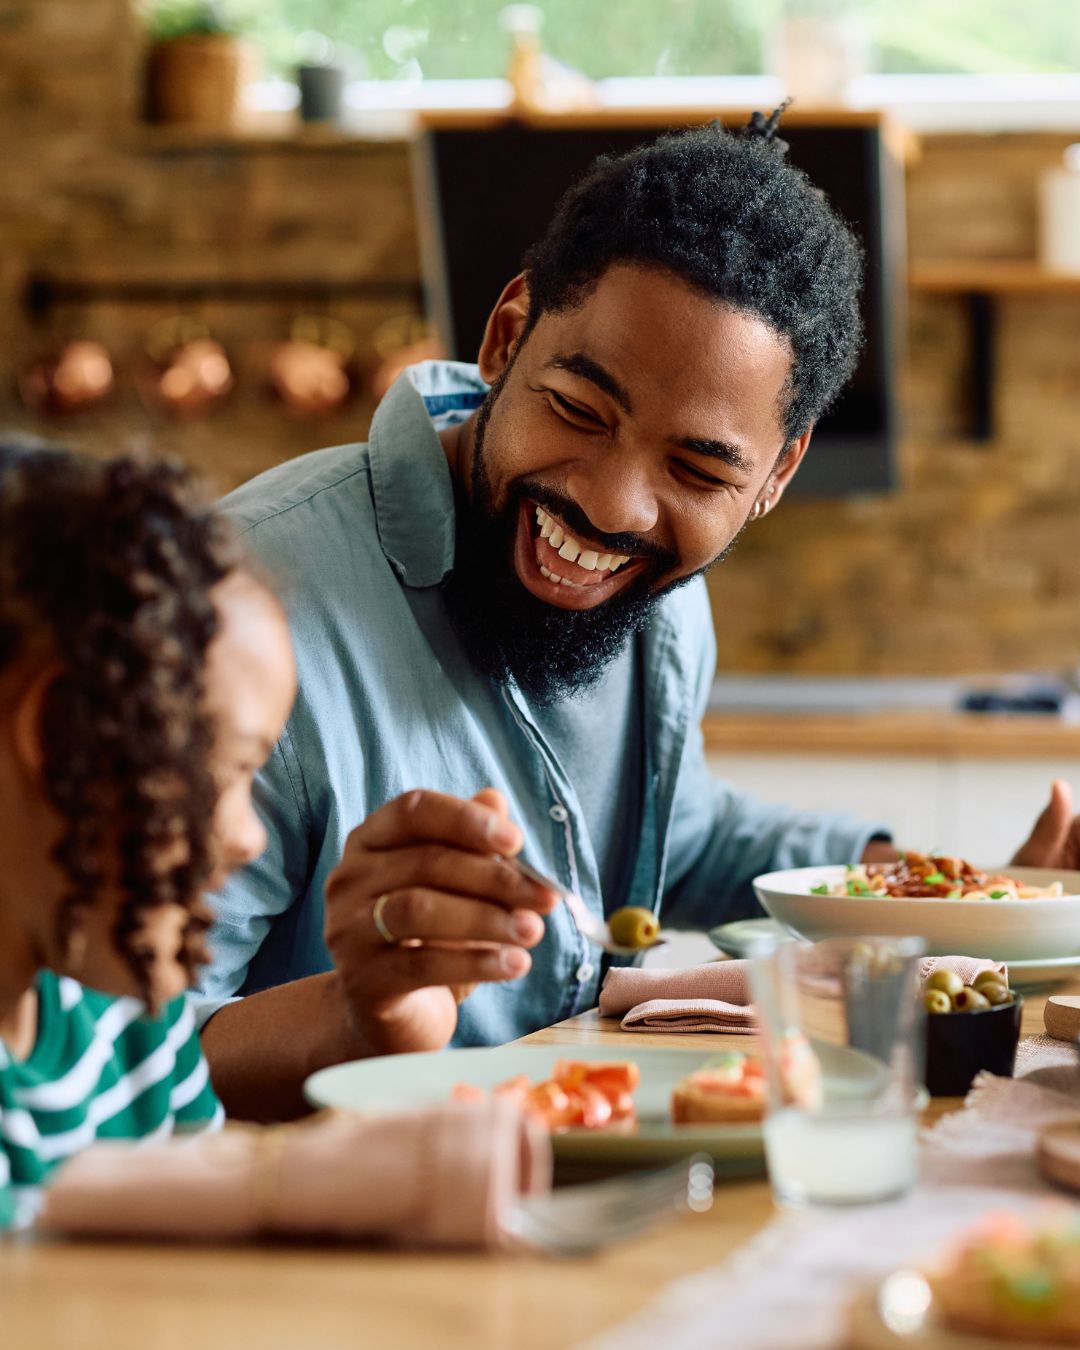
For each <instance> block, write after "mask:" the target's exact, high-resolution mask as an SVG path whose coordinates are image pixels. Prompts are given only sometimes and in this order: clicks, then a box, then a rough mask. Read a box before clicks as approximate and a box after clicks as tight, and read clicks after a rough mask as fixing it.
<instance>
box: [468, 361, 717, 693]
mask: <svg viewBox="0 0 1080 1350" xmlns="http://www.w3.org/2000/svg"><path fill="white" fill-rule="evenodd" d="M509 373H510V371H509V368H507V370H506V371H504V372H503V375H502V377H501V378H500V379H499V380H498V381H497V383H496V384H495V385H494V386H493V387H492V390H491V392H490V393H489V394H488V397H487V398H486V399H485V401H484V405H483V407H482V408H481V409H480V412H479V414H478V416H477V420H476V432H475V437H474V449H473V465H472V481H471V493H467V492H466V491H465V490H464V488H463V486H462V485H461V484H460V483H457V482H455V486H454V492H455V507H456V516H455V521H456V531H455V532H456V543H455V549H454V570H453V572H452V573H451V574H450V576H449V577H448V578H447V581H446V583H445V585H444V587H443V591H444V594H445V596H446V604H447V609H448V611H449V614H450V618H451V622H452V623H453V625H454V628H455V630H456V632H457V634H458V636H459V638H460V639H461V641H462V643H463V645H464V647H465V649H466V651H467V652H468V655H469V657H470V659H471V661H472V663H473V665H474V667H475V668H476V669H477V670H478V671H479V673H480V674H481V675H484V676H486V677H488V678H489V679H492V680H495V681H496V682H498V683H500V684H505V683H507V682H508V681H510V680H514V681H515V682H516V683H517V684H518V686H519V687H520V688H521V690H522V691H523V693H525V695H526V696H527V697H528V698H530V699H531V700H532V701H533V702H535V703H540V704H549V703H554V702H556V701H558V700H559V699H563V698H567V697H571V696H572V695H574V694H577V693H581V692H583V691H585V690H587V689H589V688H590V687H592V686H593V685H595V684H596V682H597V681H598V680H599V679H600V677H601V676H602V675H603V673H604V670H605V669H606V668H607V666H608V665H610V663H611V662H612V661H613V660H614V659H615V658H616V657H617V656H618V655H619V653H620V652H621V651H622V650H623V649H624V647H625V646H626V644H627V643H628V642H629V640H630V639H631V637H632V636H633V635H634V634H635V633H639V632H640V631H641V630H642V629H643V628H644V627H645V626H646V624H647V623H648V621H649V619H650V618H651V617H652V615H653V613H654V612H655V610H656V608H657V606H658V605H659V603H660V601H661V600H662V599H663V598H664V596H666V595H668V594H669V593H670V592H671V591H673V590H675V589H676V588H677V587H679V586H682V585H684V584H685V583H686V582H687V581H690V580H692V577H693V576H698V575H700V572H695V573H693V574H692V576H688V577H681V578H679V579H678V580H676V581H673V582H670V583H668V585H666V586H663V587H659V588H657V587H656V585H655V582H656V579H657V577H659V576H662V575H664V573H667V572H670V571H671V570H672V568H673V567H674V566H676V565H677V561H678V560H677V558H676V557H675V555H673V554H671V553H670V552H667V551H665V550H662V549H659V548H658V547H657V546H656V545H655V544H652V543H650V542H648V541H645V540H641V539H639V538H636V537H634V536H627V535H605V534H602V533H601V532H599V531H597V530H596V529H595V528H594V527H593V526H592V525H590V524H589V523H588V521H587V519H586V517H585V516H584V513H583V512H582V511H581V509H580V507H578V506H577V505H576V503H574V502H573V501H571V500H570V499H569V498H564V497H562V496H561V494H558V493H555V492H553V491H552V490H551V489H549V488H545V487H544V486H542V485H541V484H529V483H527V482H524V481H523V482H520V483H518V484H517V485H515V487H514V488H513V490H512V491H511V493H510V497H509V500H508V501H507V503H506V505H505V506H504V507H503V508H502V509H501V510H498V511H496V510H495V508H494V507H493V505H492V500H491V485H490V481H489V479H488V476H487V471H486V467H485V464H484V436H485V432H486V430H487V426H488V422H489V420H490V417H491V411H492V408H493V407H494V405H495V402H496V400H497V399H498V396H499V393H500V392H501V390H502V387H503V383H504V381H505V379H506V376H507V375H509ZM523 498H524V499H527V500H528V501H529V502H538V503H539V504H540V505H541V506H544V507H545V508H546V509H548V510H550V511H552V512H554V513H555V514H556V515H557V516H559V517H560V518H561V519H562V520H563V521H564V522H565V523H566V524H567V525H568V526H570V528H571V530H573V529H574V528H575V527H577V528H578V529H579V530H580V531H581V533H582V534H583V535H585V536H587V537H588V538H589V539H590V541H591V542H594V543H604V544H605V547H606V548H607V551H609V552H612V553H630V554H632V555H634V556H641V555H646V556H647V557H649V562H648V564H647V565H646V567H645V568H644V569H643V570H642V571H641V572H640V574H639V575H638V576H637V577H635V578H634V579H633V580H632V581H631V582H629V583H628V584H627V585H626V586H625V587H624V588H623V589H622V590H620V591H618V592H616V594H615V595H613V596H611V598H610V599H608V600H605V601H602V602H601V603H600V604H598V605H596V606H595V607H594V608H592V609H581V610H574V609H560V608H559V607H558V606H557V605H550V604H547V603H546V602H545V601H543V600H540V599H538V598H537V597H536V596H535V595H533V594H532V593H531V592H530V591H529V590H527V589H526V587H525V586H524V585H523V584H522V583H521V581H520V580H519V578H518V576H517V573H516V571H515V569H514V566H513V562H512V557H513V545H514V541H515V537H516V532H517V528H518V518H519V510H520V506H521V501H522V499H523ZM732 544H734V540H733V541H732ZM731 547H732V545H729V546H728V548H727V549H725V550H724V552H723V553H722V554H721V555H720V558H723V557H724V556H726V554H727V553H728V552H729V551H730V548H731ZM720 558H716V559H714V560H713V561H714V562H718V561H720ZM624 565H625V564H624ZM709 566H712V563H710V564H709ZM701 570H702V571H704V570H705V569H704V568H703V569H701Z"/></svg>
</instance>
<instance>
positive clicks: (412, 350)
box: [371, 314, 446, 399]
mask: <svg viewBox="0 0 1080 1350" xmlns="http://www.w3.org/2000/svg"><path fill="white" fill-rule="evenodd" d="M372 344H373V345H374V347H375V350H376V352H378V354H379V357H380V358H381V359H380V362H379V364H378V366H376V368H375V370H374V372H373V373H372V376H371V392H372V393H373V394H374V395H375V397H376V399H381V398H382V397H383V395H384V394H385V393H386V391H387V390H388V389H389V388H390V386H391V385H392V384H393V383H394V381H395V380H396V379H397V377H398V376H399V375H400V374H401V372H402V371H403V370H404V369H405V368H406V366H414V365H416V364H417V363H418V362H419V361H440V360H442V359H443V358H444V357H445V356H446V348H445V346H444V345H443V343H442V341H441V339H440V338H439V335H438V333H436V331H435V329H434V328H433V327H432V325H431V324H430V323H429V322H428V320H427V319H423V318H421V317H420V316H419V315H418V314H399V315H397V316H395V317H394V318H393V319H387V320H386V322H385V323H382V324H380V325H379V327H378V328H377V329H376V330H375V333H374V335H373V337H372Z"/></svg>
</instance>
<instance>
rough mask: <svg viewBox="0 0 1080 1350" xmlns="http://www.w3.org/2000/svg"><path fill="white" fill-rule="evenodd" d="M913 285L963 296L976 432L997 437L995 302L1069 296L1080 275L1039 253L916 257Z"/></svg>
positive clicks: (1079, 291)
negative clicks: (1057, 268)
mask: <svg viewBox="0 0 1080 1350" xmlns="http://www.w3.org/2000/svg"><path fill="white" fill-rule="evenodd" d="M908 287H909V289H910V290H911V291H912V292H914V293H917V294H921V295H953V296H960V297H962V298H963V299H964V300H965V301H966V303H967V307H968V316H969V328H970V333H971V382H970V384H971V387H970V399H971V435H972V437H973V438H974V439H975V440H977V441H989V440H992V439H993V437H994V381H995V365H996V356H997V353H996V350H995V348H996V344H995V335H996V327H997V313H996V305H997V302H999V301H1001V300H1007V299H1010V298H1016V297H1018V296H1043V297H1045V298H1047V299H1064V300H1068V299H1071V298H1072V297H1076V296H1080V275H1073V274H1071V273H1068V272H1051V271H1049V270H1048V269H1047V268H1045V267H1042V266H1040V264H1039V263H1038V262H1036V261H1035V259H1034V258H984V259H980V258H964V259H956V260H953V261H944V262H924V263H914V264H912V266H911V267H909V269H908Z"/></svg>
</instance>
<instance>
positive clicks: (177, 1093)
mask: <svg viewBox="0 0 1080 1350" xmlns="http://www.w3.org/2000/svg"><path fill="white" fill-rule="evenodd" d="M175 1014H176V1020H175V1021H174V1022H173V1025H172V1028H171V1029H170V1039H171V1040H179V1041H180V1043H179V1044H178V1045H177V1046H176V1048H175V1051H174V1053H175V1068H174V1069H173V1082H172V1087H171V1089H170V1092H169V1110H170V1111H171V1112H172V1116H173V1130H174V1132H175V1133H176V1134H196V1133H199V1132H201V1131H203V1130H215V1129H220V1127H221V1125H222V1124H223V1123H224V1119H225V1112H224V1110H223V1109H222V1106H221V1103H220V1102H219V1101H218V1099H217V1094H216V1093H215V1092H214V1089H213V1086H212V1084H211V1082H210V1069H209V1066H208V1065H207V1063H206V1056H205V1055H204V1054H203V1052H202V1046H201V1045H200V1043H199V1031H198V1028H197V1026H196V1024H195V1016H194V1008H193V1006H192V1001H191V996H190V995H186V996H184V997H183V998H180V999H177V1001H176V1004H175ZM185 1033H186V1034H185Z"/></svg>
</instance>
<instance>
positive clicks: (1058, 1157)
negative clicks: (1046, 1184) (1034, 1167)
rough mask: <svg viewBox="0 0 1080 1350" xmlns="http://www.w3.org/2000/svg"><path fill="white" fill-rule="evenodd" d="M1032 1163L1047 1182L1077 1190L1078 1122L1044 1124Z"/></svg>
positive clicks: (1079, 1183)
mask: <svg viewBox="0 0 1080 1350" xmlns="http://www.w3.org/2000/svg"><path fill="white" fill-rule="evenodd" d="M1035 1161H1036V1163H1037V1164H1038V1168H1039V1171H1040V1172H1041V1173H1042V1174H1043V1176H1044V1177H1045V1178H1046V1179H1047V1181H1050V1182H1053V1184H1054V1185H1055V1186H1064V1187H1065V1189H1066V1190H1069V1191H1080V1120H1063V1121H1059V1122H1058V1123H1057V1124H1056V1125H1048V1126H1047V1127H1046V1129H1045V1130H1043V1132H1042V1133H1041V1134H1040V1135H1039V1142H1038V1144H1037V1146H1036V1149H1035Z"/></svg>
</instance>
